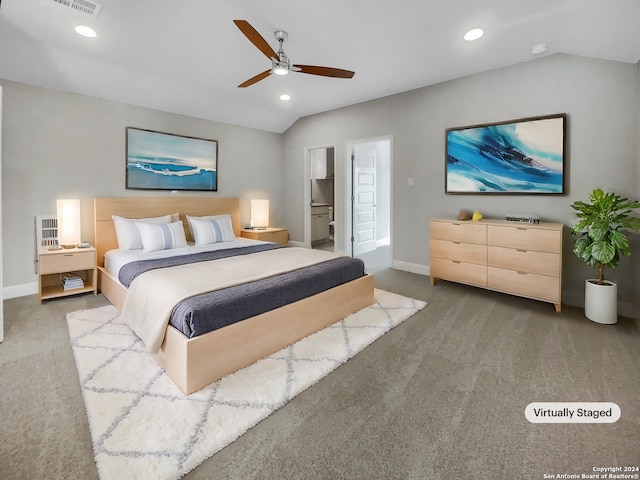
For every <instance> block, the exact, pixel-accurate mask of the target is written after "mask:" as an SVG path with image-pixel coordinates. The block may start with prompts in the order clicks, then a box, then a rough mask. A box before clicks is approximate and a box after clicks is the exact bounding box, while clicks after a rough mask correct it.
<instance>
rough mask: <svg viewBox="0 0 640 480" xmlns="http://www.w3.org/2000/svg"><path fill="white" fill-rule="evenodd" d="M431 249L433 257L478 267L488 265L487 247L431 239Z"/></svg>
mask: <svg viewBox="0 0 640 480" xmlns="http://www.w3.org/2000/svg"><path fill="white" fill-rule="evenodd" d="M429 249H430V251H431V256H432V257H437V258H444V259H447V260H459V261H461V262H466V263H475V264H478V265H486V264H487V247H486V246H485V245H478V244H475V243H463V242H453V241H450V240H437V239H431V241H430V242H429Z"/></svg>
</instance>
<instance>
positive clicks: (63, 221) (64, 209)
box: [57, 199, 82, 246]
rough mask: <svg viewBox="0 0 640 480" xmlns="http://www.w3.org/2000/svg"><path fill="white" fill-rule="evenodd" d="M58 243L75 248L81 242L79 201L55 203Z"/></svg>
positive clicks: (65, 200)
mask: <svg viewBox="0 0 640 480" xmlns="http://www.w3.org/2000/svg"><path fill="white" fill-rule="evenodd" d="M57 209H58V214H57V216H58V243H59V244H60V245H63V246H76V245H77V244H78V243H80V242H81V241H82V232H81V231H80V200H78V199H62V200H58V201H57Z"/></svg>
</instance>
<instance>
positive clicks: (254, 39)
mask: <svg viewBox="0 0 640 480" xmlns="http://www.w3.org/2000/svg"><path fill="white" fill-rule="evenodd" d="M233 23H235V24H236V26H237V27H238V28H239V29H240V31H241V32H242V33H243V34H244V35H245V37H247V38H248V39H249V41H250V42H251V43H253V44H254V45H255V46H256V48H257V49H258V50H260V51H261V52H262V53H263V54H264V55H265V56H266V57H267V58H268V59H269V60H271V68H270V69H269V70H265V71H264V72H262V73H259V74H258V75H256V76H255V77H252V78H250V79H249V80H247V81H245V82H244V83H241V84H240V85H238V87H239V88H245V87H249V86H251V85H253V84H254V83H257V82H259V81H260V80H264V79H265V78H267V77H268V76H269V75H270V74H272V73H273V74H275V75H288V74H289V72H300V73H307V74H310V75H319V76H322V77H333V78H353V76H354V75H355V72H352V71H350V70H343V69H340V68H332V67H321V66H316V65H292V64H291V62H290V61H289V57H287V55H286V53H284V48H283V43H284V41H285V40H286V39H287V37H288V35H287V32H285V31H284V30H277V31H275V32H274V36H275V37H276V40H278V44H279V47H278V52H277V53H276V52H275V51H274V50H273V48H271V47H270V46H269V44H268V43H267V41H266V40H265V39H264V38H263V37H262V35H260V34H259V33H258V31H257V30H256V29H255V28H253V27H252V26H251V24H250V23H249V22H247V21H246V20H234V21H233Z"/></svg>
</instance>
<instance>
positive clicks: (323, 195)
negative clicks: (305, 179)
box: [308, 146, 335, 252]
mask: <svg viewBox="0 0 640 480" xmlns="http://www.w3.org/2000/svg"><path fill="white" fill-rule="evenodd" d="M308 157H309V172H310V183H309V192H310V202H309V218H310V232H309V233H310V242H311V248H316V249H320V250H328V251H331V252H333V251H334V250H335V222H334V215H333V213H334V208H335V147H334V146H328V147H317V148H310V149H309V150H308Z"/></svg>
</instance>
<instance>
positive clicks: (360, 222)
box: [352, 145, 376, 256]
mask: <svg viewBox="0 0 640 480" xmlns="http://www.w3.org/2000/svg"><path fill="white" fill-rule="evenodd" d="M352 165H353V175H352V179H353V255H354V256H358V255H362V254H363V253H367V252H370V251H372V250H375V249H376V151H375V150H374V149H373V148H370V147H365V146H363V145H355V146H354V149H353V155H352Z"/></svg>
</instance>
